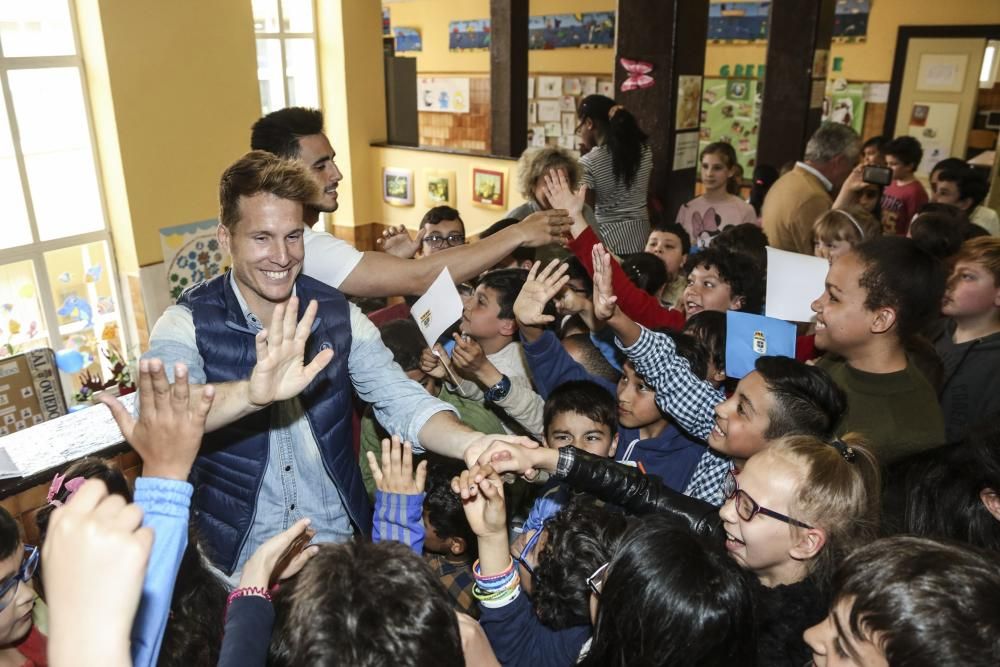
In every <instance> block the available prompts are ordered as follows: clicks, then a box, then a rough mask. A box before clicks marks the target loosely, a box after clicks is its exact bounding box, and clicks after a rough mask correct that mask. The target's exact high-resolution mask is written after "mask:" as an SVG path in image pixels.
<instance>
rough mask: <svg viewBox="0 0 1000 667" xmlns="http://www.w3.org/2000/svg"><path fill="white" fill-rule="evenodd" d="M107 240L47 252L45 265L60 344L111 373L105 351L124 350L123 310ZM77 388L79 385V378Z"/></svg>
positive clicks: (89, 365) (89, 366)
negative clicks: (56, 318)
mask: <svg viewBox="0 0 1000 667" xmlns="http://www.w3.org/2000/svg"><path fill="white" fill-rule="evenodd" d="M111 269H112V266H111V257H110V255H109V252H108V244H107V243H105V242H103V241H97V242H95V243H85V244H82V245H78V246H71V247H69V248H61V249H59V250H52V251H50V252H47V253H45V270H46V272H47V273H48V277H49V284H50V285H51V287H52V298H53V299H54V301H55V305H56V314H57V315H58V318H59V322H58V326H59V332H58V335H56V336H53V338H55V339H56V340H57V341H58V343H57V348H58V349H74V350H77V351H79V352H80V353H81V354H82V355H83V357H84V359H85V368H84V370H87V371H88V372H90V373H92V374H97V373H100V374H101V377H103V378H104V379H105V380H110V379H111V375H112V374H111V364H110V363H109V362H108V359H107V357H106V356H105V354H104V353H105V352H108V351H110V349H111V348H110V347H109V346H112V345H113V346H114V348H115V350H116V351H118V352H123V351H125V347H124V344H123V341H124V338H123V335H124V332H123V331H122V324H121V312H120V308H119V307H118V302H117V296H116V294H115V291H114V276H113V275H112V274H111ZM74 389H79V379H78V380H77V384H76V386H75V387H74Z"/></svg>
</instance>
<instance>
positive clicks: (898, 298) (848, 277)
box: [812, 236, 945, 363]
mask: <svg viewBox="0 0 1000 667" xmlns="http://www.w3.org/2000/svg"><path fill="white" fill-rule="evenodd" d="M944 286H945V280H944V272H943V269H942V267H941V265H940V263H939V262H938V261H937V260H936V259H935V258H934V257H932V256H931V255H930V254H928V253H927V252H925V251H924V250H922V249H921V248H919V247H918V246H917V245H916V244H915V243H914V242H913V241H912V240H911V239H905V238H900V237H897V236H883V237H880V238H876V239H872V240H871V241H865V242H864V243H862V244H860V245H859V246H857V247H856V248H855V249H854V250H853V251H851V252H849V253H847V254H846V255H843V256H841V257H839V258H838V259H837V260H835V261H834V262H833V263H832V264H831V265H830V271H829V272H828V273H827V277H826V289H825V290H824V292H823V294H822V295H821V296H820V297H819V298H818V299H816V300H815V301H814V302H813V304H812V309H813V311H815V312H816V346H817V347H819V348H820V349H823V350H826V351H828V352H833V353H835V354H839V355H840V356H842V357H844V358H845V359H846V360H847V362H848V363H850V362H851V360H852V358H853V357H855V356H860V355H862V354H867V353H868V352H869V351H870V349H871V346H872V345H878V344H883V345H887V346H899V345H901V344H902V342H903V341H905V340H907V339H908V338H910V337H911V336H914V335H916V334H917V333H918V332H919V331H920V330H921V329H922V328H923V326H924V325H925V324H926V322H927V321H928V320H929V319H930V318H931V317H933V316H934V315H935V314H936V313H937V311H938V309H939V308H940V305H941V297H942V295H943V294H944Z"/></svg>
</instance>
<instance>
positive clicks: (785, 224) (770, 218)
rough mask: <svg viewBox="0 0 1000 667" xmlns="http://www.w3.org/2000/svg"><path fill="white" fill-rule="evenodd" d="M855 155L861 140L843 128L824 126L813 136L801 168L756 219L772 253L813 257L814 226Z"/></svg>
mask: <svg viewBox="0 0 1000 667" xmlns="http://www.w3.org/2000/svg"><path fill="white" fill-rule="evenodd" d="M860 153H861V139H860V137H858V135H857V133H856V132H855V131H854V130H852V129H851V128H850V127H848V126H846V125H841V124H839V123H824V124H823V125H821V126H820V127H819V129H818V130H816V132H814V133H813V135H812V137H811V138H810V139H809V143H808V144H806V154H805V156H804V157H803V160H802V162H796V163H795V168H794V169H792V170H791V171H789V172H788V173H787V174H785V175H784V176H782V177H781V178H779V179H778V180H777V181H776V182H775V184H774V186H772V187H771V190H770V191H769V192H768V193H767V197H766V198H765V199H764V206H763V208H762V209H761V218H762V220H763V223H764V231H765V232H767V238H768V241H769V242H770V244H771V246H772V247H774V248H780V249H781V250H789V251H791V252H800V253H803V254H806V255H811V254H813V233H812V227H813V223H814V222H815V221H816V218H818V217H819V216H821V215H823V214H824V213H826V212H827V211H829V210H830V207H831V206H832V205H833V200H834V198H836V196H837V193H838V192H839V191H840V186H841V185H843V183H844V181H845V180H846V179H847V177H848V175H850V173H851V170H852V169H853V168H854V167H855V165H857V163H858V157H859V155H860Z"/></svg>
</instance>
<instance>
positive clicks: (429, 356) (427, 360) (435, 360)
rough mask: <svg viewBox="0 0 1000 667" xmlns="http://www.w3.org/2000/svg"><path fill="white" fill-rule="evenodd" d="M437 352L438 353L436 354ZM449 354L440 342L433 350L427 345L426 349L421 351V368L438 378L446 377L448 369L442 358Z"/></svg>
mask: <svg viewBox="0 0 1000 667" xmlns="http://www.w3.org/2000/svg"><path fill="white" fill-rule="evenodd" d="M435 352H437V354H434V353H435ZM447 356H448V353H447V352H445V351H444V348H443V347H441V345H440V343H438V344H435V345H434V349H433V350H432V349H431V348H429V347H425V348H424V351H423V352H421V353H420V370H422V371H423V372H424V373H427V374H428V375H430V376H431V377H432V378H437V379H438V380H443V379H445V378H446V377H448V371H447V370H446V369H445V367H444V361H442V359H443V358H444V357H447Z"/></svg>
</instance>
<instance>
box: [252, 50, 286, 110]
mask: <svg viewBox="0 0 1000 667" xmlns="http://www.w3.org/2000/svg"><path fill="white" fill-rule="evenodd" d="M281 69H282V68H281V42H280V41H279V40H277V39H258V40H257V81H258V82H259V83H260V106H261V108H262V109H263V110H264V113H265V114H269V113H271V112H272V111H277V110H278V109H284V108H285V84H284V79H283V77H282V75H281Z"/></svg>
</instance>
